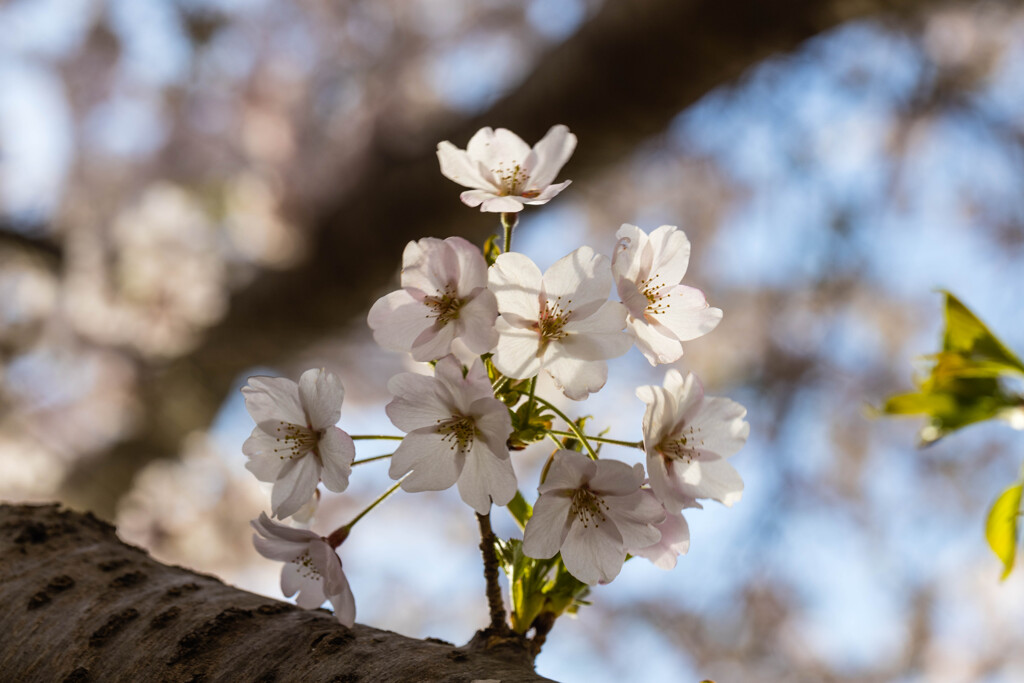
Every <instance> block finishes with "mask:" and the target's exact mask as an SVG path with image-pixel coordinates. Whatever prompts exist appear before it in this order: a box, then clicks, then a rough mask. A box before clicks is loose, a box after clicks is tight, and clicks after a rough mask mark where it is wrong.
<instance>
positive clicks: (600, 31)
mask: <svg viewBox="0 0 1024 683" xmlns="http://www.w3.org/2000/svg"><path fill="white" fill-rule="evenodd" d="M939 4H940V3H939V2H937V1H936V0H735V1H732V2H721V1H720V0H631V1H630V2H607V3H605V5H604V7H603V9H602V10H601V11H600V12H599V13H598V15H597V16H595V17H594V18H593V19H592V20H591V21H589V22H588V23H587V24H586V25H585V26H583V27H582V28H581V29H580V31H579V32H578V33H577V34H576V35H575V36H573V37H572V38H570V39H569V40H568V41H566V42H565V43H564V44H562V45H560V46H558V47H557V48H555V49H553V50H552V51H551V52H550V53H549V54H547V55H544V56H542V57H541V59H540V60H539V61H538V66H537V68H536V70H535V72H534V73H533V74H531V75H530V76H529V77H527V78H526V79H524V81H523V82H522V84H521V85H520V86H519V87H517V88H516V89H515V90H514V91H513V92H511V93H509V94H508V96H506V97H505V98H503V99H502V100H500V101H498V102H497V103H496V104H495V105H494V106H492V107H491V108H490V109H489V110H488V111H486V112H484V113H482V114H480V115H478V116H475V117H471V118H467V119H462V120H455V121H453V122H451V123H450V124H449V125H447V126H445V127H444V128H443V129H437V128H435V129H431V130H423V131H420V132H419V134H418V135H417V136H414V139H410V136H409V135H408V134H405V135H396V134H395V131H394V130H393V129H392V128H390V127H389V126H388V125H387V122H386V121H385V122H382V123H381V125H380V127H379V129H378V130H377V132H376V134H375V136H374V141H373V143H372V145H371V147H372V149H373V150H374V152H373V154H372V155H371V158H370V160H369V161H368V163H367V164H366V167H365V168H363V169H361V170H360V173H359V178H358V180H357V181H355V182H349V183H341V182H339V184H338V186H339V187H347V188H348V189H347V190H346V191H343V192H339V193H338V195H337V196H336V197H333V198H331V200H330V201H329V202H326V203H325V204H324V205H323V206H315V207H308V206H303V207H292V208H293V210H292V215H293V217H294V218H295V219H296V220H297V221H298V222H300V223H302V224H305V225H308V226H310V228H311V230H310V233H311V235H312V242H313V247H312V249H310V256H309V259H308V260H307V261H306V262H305V263H303V264H301V265H299V266H298V267H296V268H295V269H293V270H291V271H287V272H274V273H266V274H264V275H263V276H262V277H261V278H259V279H258V280H257V281H256V282H255V283H254V284H253V285H252V286H250V287H249V288H247V289H246V290H245V291H242V292H240V293H238V294H237V295H236V296H235V297H234V298H233V299H232V302H231V308H230V312H229V313H228V315H227V316H226V317H225V318H224V320H222V321H221V322H220V323H218V324H217V325H216V326H215V327H214V328H213V329H211V330H210V332H209V334H208V335H207V336H206V338H205V340H204V341H203V342H202V344H201V345H200V346H199V347H198V348H197V349H196V350H195V351H194V352H192V353H190V354H188V355H187V356H185V357H183V358H181V359H179V360H177V361H174V362H172V363H170V364H169V365H167V366H164V367H151V368H147V369H146V371H145V376H144V378H143V381H142V382H141V386H142V393H143V395H142V397H141V398H142V405H143V406H144V411H145V413H144V415H143V416H142V419H141V420H140V423H139V429H138V431H137V434H136V436H135V437H133V438H132V439H130V440H128V441H126V442H124V443H122V444H120V445H119V446H118V447H116V448H115V449H114V450H113V451H112V452H111V454H110V455H109V456H108V457H105V458H104V459H103V460H102V461H101V462H98V463H97V462H88V463H83V465H82V466H81V467H80V468H79V469H78V470H76V471H75V472H74V473H73V474H72V476H71V477H70V478H69V480H68V484H67V487H66V488H65V492H64V494H63V496H64V497H65V499H68V500H71V501H73V502H74V503H75V504H77V505H81V506H83V507H88V508H89V509H93V510H96V511H97V512H98V513H99V514H101V515H102V516H105V517H109V516H112V515H113V510H114V505H115V504H116V501H117V500H118V499H119V498H120V495H121V494H122V493H123V492H124V491H125V490H127V487H128V486H129V485H130V482H131V479H132V477H133V476H134V473H135V472H136V471H137V470H138V469H139V468H140V467H142V466H143V465H144V464H145V463H146V462H148V461H149V460H151V459H153V458H156V457H167V456H171V455H173V454H175V453H176V452H177V448H178V445H179V442H180V440H181V438H182V437H183V436H184V435H185V434H187V433H188V432H190V431H192V430H196V429H205V428H206V427H207V426H208V425H209V423H210V421H211V420H212V418H213V416H214V415H215V413H216V410H217V408H218V407H219V406H220V405H221V402H222V400H223V396H224V394H225V392H226V391H227V389H228V387H230V385H231V383H232V382H233V381H234V379H235V378H236V377H237V376H238V375H239V374H240V373H241V372H243V371H244V370H246V369H247V368H250V367H253V366H257V365H268V364H274V363H277V362H280V361H281V360H282V359H286V358H288V357H290V356H292V355H293V354H295V353H296V352H298V351H301V350H302V349H303V348H305V347H308V346H309V345H311V344H313V343H315V342H316V341H317V340H319V339H322V338H324V337H325V336H327V335H330V334H334V333H337V332H338V331H339V330H341V329H343V327H344V326H345V325H346V324H347V323H348V322H349V321H350V320H351V319H352V317H353V316H354V315H356V314H358V313H359V312H361V311H364V310H365V309H366V307H367V306H368V304H369V303H370V300H371V297H372V296H374V294H375V293H378V290H379V288H380V287H381V286H382V285H383V284H384V283H385V282H386V281H387V279H388V278H389V277H391V276H392V275H393V274H394V273H395V272H396V270H397V266H398V262H399V259H400V255H401V248H402V245H403V244H404V243H405V242H406V241H408V240H410V239H416V238H419V237H423V236H427V235H431V236H435V237H445V236H447V235H453V234H468V233H470V232H474V233H475V234H476V235H477V236H479V235H480V232H481V228H480V226H481V225H484V226H487V225H488V223H487V221H486V220H485V219H484V218H482V217H481V216H480V214H478V213H476V212H475V211H473V210H470V209H468V208H466V207H465V206H463V205H462V204H461V203H460V202H459V201H458V198H457V195H458V191H459V189H460V188H458V187H457V186H455V185H454V184H452V183H451V182H449V181H448V180H446V179H444V178H442V177H441V175H440V174H439V173H438V171H437V160H436V158H435V156H434V146H435V144H436V142H437V141H439V140H442V139H449V140H452V141H454V142H456V143H457V144H459V145H464V144H465V143H466V141H467V140H468V139H469V137H470V136H471V135H472V133H473V132H474V131H475V130H476V129H477V128H479V127H480V126H481V125H491V126H504V127H507V128H511V129H513V130H515V131H516V132H518V133H520V134H521V135H522V136H523V137H524V138H525V139H527V140H531V141H532V140H537V139H539V137H540V136H541V135H542V134H543V133H544V131H545V130H546V129H547V128H548V127H549V126H550V125H552V124H553V123H564V124H567V125H568V126H569V127H570V128H571V129H572V130H573V132H575V133H576V134H577V135H578V136H579V139H580V145H579V148H578V150H577V152H576V154H575V155H574V157H573V159H572V161H571V164H570V167H569V171H568V173H567V177H571V178H573V179H574V180H575V181H576V182H577V186H579V182H580V181H581V180H584V179H585V178H587V177H588V176H592V175H594V174H595V173H596V172H597V171H599V170H601V169H602V168H605V167H607V166H608V165H609V164H611V163H614V162H616V161H618V160H620V159H622V158H623V157H624V156H625V155H626V154H628V153H629V152H630V151H631V150H633V149H635V147H636V146H637V145H638V144H639V143H641V142H642V141H644V140H645V139H647V138H649V137H651V136H652V135H655V134H657V133H660V132H661V131H663V130H664V129H665V127H666V126H667V125H668V123H669V122H670V121H671V120H672V118H673V117H674V116H676V115H677V114H678V113H679V112H680V111H681V110H683V109H684V108H685V107H686V106H688V105H690V104H692V103H694V102H696V101H697V100H698V99H699V98H700V97H702V96H703V95H705V94H707V93H708V92H710V91H711V90H713V89H714V88H716V87H719V86H722V85H724V84H726V83H729V82H731V81H733V80H734V79H736V78H737V77H738V76H740V75H741V74H742V73H743V72H744V71H745V70H746V69H749V68H750V67H752V66H754V65H756V64H757V63H759V62H760V61H762V60H764V59H765V58H767V57H769V56H771V55H775V54H780V53H784V52H786V51H789V50H792V49H794V48H795V47H797V46H798V45H800V44H801V43H802V42H803V41H805V40H806V39H808V38H810V37H812V36H814V35H817V34H818V33H820V32H822V31H824V30H826V29H829V28H831V27H834V26H836V25H838V24H841V23H843V22H844V21H847V20H851V19H856V18H860V17H866V16H871V15H886V16H892V15H894V14H909V13H914V12H918V11H921V10H922V9H925V8H928V7H935V6H937V5H939ZM493 225H495V226H496V225H497V219H496V218H495V219H494V222H493ZM483 229H484V230H487V228H486V227H485V228H483Z"/></svg>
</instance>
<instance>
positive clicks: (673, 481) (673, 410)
mask: <svg viewBox="0 0 1024 683" xmlns="http://www.w3.org/2000/svg"><path fill="white" fill-rule="evenodd" d="M636 395H637V397H638V398H639V399H640V400H641V401H643V402H644V403H646V404H647V410H646V411H645V412H644V422H643V430H644V450H646V451H647V471H648V473H649V474H650V478H651V489H652V490H653V491H654V494H655V495H656V496H657V497H658V500H660V501H661V502H662V503H663V504H664V505H665V507H666V509H668V510H669V511H670V512H676V511H679V510H681V509H682V508H684V507H691V506H693V503H694V499H695V498H713V499H715V500H717V501H719V502H721V503H724V504H725V505H729V506H731V505H732V504H733V503H735V502H736V501H738V500H739V499H740V497H741V496H742V495H743V480H742V479H741V478H740V475H739V473H738V472H737V471H736V470H735V469H733V466H732V465H730V464H729V463H728V462H727V461H726V460H725V459H726V458H728V457H729V456H731V455H733V454H734V453H736V451H738V450H739V449H740V448H742V447H743V444H744V443H746V441H747V435H748V434H749V433H750V424H749V423H748V422H746V421H745V420H744V419H743V417H744V416H745V415H746V414H747V409H746V408H744V407H743V406H741V405H740V404H739V403H736V402H735V401H731V400H729V399H727V398H706V397H705V396H704V388H703V387H702V386H701V384H700V381H698V380H697V378H696V377H695V376H694V375H693V374H692V373H690V374H688V375H687V376H686V378H685V379H684V378H683V376H682V375H681V374H680V373H679V371H678V370H675V369H673V370H669V371H668V372H667V373H666V375H665V386H663V387H658V386H644V387H639V388H638V389H637V390H636Z"/></svg>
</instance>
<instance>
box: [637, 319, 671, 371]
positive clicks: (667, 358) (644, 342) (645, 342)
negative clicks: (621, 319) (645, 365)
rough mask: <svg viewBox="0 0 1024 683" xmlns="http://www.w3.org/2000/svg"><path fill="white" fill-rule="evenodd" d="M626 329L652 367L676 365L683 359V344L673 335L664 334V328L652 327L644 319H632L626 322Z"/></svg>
mask: <svg viewBox="0 0 1024 683" xmlns="http://www.w3.org/2000/svg"><path fill="white" fill-rule="evenodd" d="M626 329H627V330H628V331H629V332H630V333H631V334H632V335H633V341H634V343H635V344H636V348H637V349H639V350H640V353H642V354H644V357H645V358H646V359H647V361H648V362H649V363H650V364H651V365H659V364H663V363H674V362H676V361H677V360H679V359H680V358H682V357H683V344H682V342H680V341H679V340H678V339H676V337H675V335H672V334H671V333H669V334H665V333H663V330H664V328H663V327H661V326H660V325H652V324H650V323H648V322H647V321H646V320H644V319H642V318H630V319H629V320H627V321H626ZM664 332H668V330H664Z"/></svg>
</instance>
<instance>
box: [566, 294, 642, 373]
mask: <svg viewBox="0 0 1024 683" xmlns="http://www.w3.org/2000/svg"><path fill="white" fill-rule="evenodd" d="M625 326H626V309H625V307H624V306H623V305H622V304H620V303H619V302H617V301H605V302H604V304H603V305H602V306H601V307H600V308H599V309H598V310H597V311H596V312H595V313H594V314H593V315H591V316H589V317H588V318H585V319H583V320H576V319H573V320H570V321H569V322H568V323H567V324H566V325H565V328H564V332H565V333H566V334H567V336H566V337H565V338H563V339H561V340H560V341H559V342H558V344H559V346H560V347H561V352H560V354H559V355H566V356H569V357H571V358H577V359H579V360H608V359H609V358H617V357H618V356H621V355H622V354H624V353H625V352H626V351H629V348H630V347H631V346H632V345H633V339H632V338H631V337H630V336H629V334H627V333H625V332H623V328H624V327H625Z"/></svg>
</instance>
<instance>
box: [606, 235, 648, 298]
mask: <svg viewBox="0 0 1024 683" xmlns="http://www.w3.org/2000/svg"><path fill="white" fill-rule="evenodd" d="M615 239H617V240H618V242H617V243H616V245H615V252H614V253H613V254H612V275H613V276H614V278H615V282H616V285H617V286H618V288H619V296H622V297H623V301H625V297H624V295H623V293H622V287H623V284H622V283H624V282H629V283H630V284H631V285H632V287H633V291H635V292H636V293H637V295H639V296H643V295H642V294H640V293H639V290H638V289H636V283H638V282H640V281H641V280H643V279H644V278H646V277H647V275H646V274H643V275H641V272H640V267H641V259H640V256H641V254H642V253H643V250H644V246H645V245H646V244H647V234H646V233H645V232H644V231H643V230H641V229H640V228H638V227H637V226H635V225H630V224H629V223H623V224H622V227H620V228H619V229H618V231H617V232H616V233H615ZM646 300H647V299H646V297H644V301H645V304H644V305H645V306H646Z"/></svg>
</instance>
